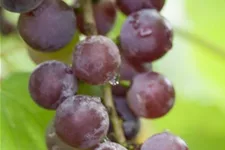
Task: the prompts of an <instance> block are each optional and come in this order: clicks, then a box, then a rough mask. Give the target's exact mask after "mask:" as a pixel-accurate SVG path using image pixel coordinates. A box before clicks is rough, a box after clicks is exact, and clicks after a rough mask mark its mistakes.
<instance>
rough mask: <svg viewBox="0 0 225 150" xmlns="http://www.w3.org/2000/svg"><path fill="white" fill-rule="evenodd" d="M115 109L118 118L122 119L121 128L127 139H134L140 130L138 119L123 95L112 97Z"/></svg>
mask: <svg viewBox="0 0 225 150" xmlns="http://www.w3.org/2000/svg"><path fill="white" fill-rule="evenodd" d="M113 99H114V102H115V106H116V110H117V113H118V115H119V116H120V118H121V119H122V120H123V130H124V134H125V136H126V139H127V140H132V139H134V138H135V137H136V136H137V134H138V132H139V130H140V120H139V118H138V117H137V116H136V115H135V114H134V113H133V112H132V111H131V109H130V108H129V106H128V104H127V100H126V99H125V98H124V97H118V96H114V97H113Z"/></svg>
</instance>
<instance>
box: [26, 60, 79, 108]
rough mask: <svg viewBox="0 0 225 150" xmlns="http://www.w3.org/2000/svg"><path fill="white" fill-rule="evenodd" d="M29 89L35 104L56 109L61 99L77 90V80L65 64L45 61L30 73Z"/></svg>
mask: <svg viewBox="0 0 225 150" xmlns="http://www.w3.org/2000/svg"><path fill="white" fill-rule="evenodd" d="M29 91H30V95H31V97H32V98H33V100H34V101H35V102H36V103H37V104H39V105H40V106H42V107H44V108H47V109H56V108H57V107H58V105H59V104H60V103H61V102H62V101H63V100H65V99H66V98H67V97H69V96H73V95H74V94H75V93H76V92H77V80H76V78H74V76H73V73H72V70H71V68H70V67H69V66H67V65H66V64H64V63H61V62H59V61H47V62H44V63H42V64H40V65H39V66H38V67H37V68H36V69H35V70H34V71H33V73H32V74H31V76H30V81H29Z"/></svg>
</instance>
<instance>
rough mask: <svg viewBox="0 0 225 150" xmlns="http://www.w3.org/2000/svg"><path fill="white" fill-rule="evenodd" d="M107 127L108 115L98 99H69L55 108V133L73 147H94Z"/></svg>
mask: <svg viewBox="0 0 225 150" xmlns="http://www.w3.org/2000/svg"><path fill="white" fill-rule="evenodd" d="M108 127H109V117H108V113H107V111H106V108H105V107H104V105H103V104H102V103H101V101H100V98H98V97H90V96H83V95H77V96H73V97H69V98H68V99H67V100H65V101H64V102H63V103H62V104H61V105H60V106H59V107H58V108H57V111H56V119H55V129H56V133H57V135H58V136H59V137H60V138H61V139H62V140H63V141H64V142H65V143H67V144H69V145H71V146H73V147H77V148H84V149H85V148H91V147H93V146H96V145H97V144H98V143H99V142H100V141H101V139H102V138H103V137H104V136H106V134H107V131H108Z"/></svg>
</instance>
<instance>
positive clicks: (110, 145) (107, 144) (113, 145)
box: [94, 142, 127, 150]
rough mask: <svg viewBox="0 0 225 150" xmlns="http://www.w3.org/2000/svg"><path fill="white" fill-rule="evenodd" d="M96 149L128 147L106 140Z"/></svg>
mask: <svg viewBox="0 0 225 150" xmlns="http://www.w3.org/2000/svg"><path fill="white" fill-rule="evenodd" d="M94 150H127V149H126V148H125V147H123V146H122V145H120V144H117V143H114V142H104V143H101V144H99V146H98V147H97V148H95V149H94Z"/></svg>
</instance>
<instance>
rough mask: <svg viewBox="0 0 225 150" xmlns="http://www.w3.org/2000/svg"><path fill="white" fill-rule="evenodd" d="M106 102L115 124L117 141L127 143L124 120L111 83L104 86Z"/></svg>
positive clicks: (112, 121) (113, 124) (114, 129)
mask: <svg viewBox="0 0 225 150" xmlns="http://www.w3.org/2000/svg"><path fill="white" fill-rule="evenodd" d="M104 104H105V106H106V107H107V109H108V111H109V116H110V120H111V123H112V126H113V131H114V136H115V138H116V140H117V142H118V143H120V144H125V141H126V139H125V136H124V132H123V128H122V121H121V119H120V118H119V116H118V114H117V111H116V108H115V105H114V101H113V97H112V90H111V85H110V84H106V85H105V86H104Z"/></svg>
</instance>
